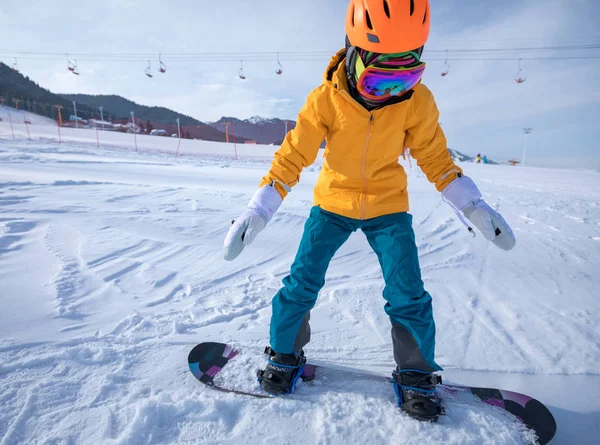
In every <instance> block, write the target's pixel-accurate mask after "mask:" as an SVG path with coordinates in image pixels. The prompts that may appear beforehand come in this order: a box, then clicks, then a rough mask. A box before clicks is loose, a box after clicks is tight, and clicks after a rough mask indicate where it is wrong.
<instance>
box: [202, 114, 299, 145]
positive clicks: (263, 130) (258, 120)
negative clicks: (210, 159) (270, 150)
mask: <svg viewBox="0 0 600 445" xmlns="http://www.w3.org/2000/svg"><path fill="white" fill-rule="evenodd" d="M286 122H287V123H288V125H287V129H288V131H289V130H291V129H293V128H295V127H296V122H295V121H290V120H282V119H268V118H264V117H260V116H252V117H251V118H250V119H244V120H240V119H237V118H235V117H222V118H221V119H219V120H218V121H217V122H210V123H208V125H210V126H211V127H213V128H215V129H217V130H220V131H225V124H226V123H232V124H233V125H232V127H233V131H234V132H235V135H236V136H242V137H244V138H247V139H251V140H253V141H256V142H258V143H259V144H274V145H281V143H282V142H283V138H284V137H285V135H286V132H285V129H286ZM229 131H230V132H231V131H232V129H231V127H230V130H229Z"/></svg>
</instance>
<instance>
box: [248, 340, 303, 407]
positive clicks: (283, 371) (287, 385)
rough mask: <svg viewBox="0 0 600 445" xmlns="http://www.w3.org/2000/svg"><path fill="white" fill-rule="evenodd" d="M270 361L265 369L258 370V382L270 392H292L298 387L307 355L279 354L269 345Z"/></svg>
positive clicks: (266, 352) (280, 393)
mask: <svg viewBox="0 0 600 445" xmlns="http://www.w3.org/2000/svg"><path fill="white" fill-rule="evenodd" d="M265 354H267V356H268V357H269V363H267V367H266V368H265V369H264V370H260V371H258V372H257V375H258V382H259V383H260V386H261V387H262V389H264V390H265V391H266V392H268V393H269V394H274V395H282V394H290V393H293V392H294V389H296V382H297V381H298V379H299V378H300V377H302V372H303V371H304V365H305V363H306V357H304V352H303V351H301V352H300V354H278V353H277V352H275V351H273V350H272V349H271V348H270V347H269V346H267V347H266V349H265Z"/></svg>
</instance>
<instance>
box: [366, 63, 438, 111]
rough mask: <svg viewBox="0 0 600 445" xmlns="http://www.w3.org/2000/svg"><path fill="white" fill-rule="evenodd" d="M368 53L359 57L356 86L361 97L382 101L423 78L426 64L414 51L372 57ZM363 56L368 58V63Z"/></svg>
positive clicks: (376, 101)
mask: <svg viewBox="0 0 600 445" xmlns="http://www.w3.org/2000/svg"><path fill="white" fill-rule="evenodd" d="M370 54H372V53H367V54H361V53H360V52H359V54H357V57H356V65H355V69H356V79H357V82H356V88H357V90H358V93H359V94H360V95H361V97H362V98H364V99H366V100H368V101H370V102H373V103H383V102H385V101H386V100H388V99H389V98H391V97H394V96H401V95H402V94H404V93H406V92H407V91H409V90H410V89H412V88H414V87H415V86H416V85H417V84H418V83H419V82H420V81H421V79H422V78H423V72H424V71H425V66H426V64H425V63H424V62H420V61H419V58H418V55H417V54H416V53H414V52H410V53H403V54H390V55H385V54H381V55H378V57H375V58H372V57H369V55H370ZM363 57H364V58H365V59H366V60H367V61H368V63H369V64H368V65H367V66H365V62H364V61H363Z"/></svg>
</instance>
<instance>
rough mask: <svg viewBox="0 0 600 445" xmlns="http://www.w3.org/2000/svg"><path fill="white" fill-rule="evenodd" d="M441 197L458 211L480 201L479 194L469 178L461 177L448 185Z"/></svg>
mask: <svg viewBox="0 0 600 445" xmlns="http://www.w3.org/2000/svg"><path fill="white" fill-rule="evenodd" d="M442 196H443V197H444V199H446V200H447V201H449V202H450V203H451V204H452V205H453V206H454V207H456V208H457V209H458V210H464V209H465V208H466V207H468V206H469V205H470V204H474V203H476V202H477V201H479V200H480V199H481V192H480V191H479V189H478V188H477V186H476V185H475V183H474V182H473V180H472V179H471V178H469V177H468V176H461V177H460V178H456V179H455V180H454V181H452V182H451V183H450V184H448V186H447V187H446V188H445V189H444V190H443V191H442Z"/></svg>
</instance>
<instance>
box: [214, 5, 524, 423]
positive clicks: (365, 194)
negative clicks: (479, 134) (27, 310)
mask: <svg viewBox="0 0 600 445" xmlns="http://www.w3.org/2000/svg"><path fill="white" fill-rule="evenodd" d="M430 17H431V13H430V5H429V1H428V0H387V1H384V0H351V1H350V5H349V8H348V13H347V20H346V34H347V38H346V48H345V49H342V50H341V51H339V52H338V53H337V54H336V55H335V56H334V57H333V58H332V59H331V62H330V64H329V66H328V68H327V70H326V71H325V75H324V80H323V84H322V85H321V86H319V87H318V88H316V89H315V90H314V91H312V92H311V93H310V95H309V96H308V99H307V101H306V104H305V105H304V107H303V108H302V110H301V111H300V113H299V115H298V120H297V125H296V128H295V129H294V130H292V131H290V132H289V133H288V134H287V136H286V138H285V140H284V142H283V144H282V145H281V148H280V149H279V150H278V151H277V152H276V153H275V158H274V161H273V163H272V165H271V169H270V170H269V172H268V173H267V175H266V176H265V177H264V178H263V179H262V181H261V183H260V185H259V189H258V190H257V191H256V192H255V193H254V196H253V197H252V199H251V200H250V203H249V204H248V206H247V208H246V210H245V211H244V212H243V213H242V215H241V216H240V217H239V218H237V219H236V220H235V221H234V223H233V225H232V226H231V228H230V230H229V232H228V234H227V236H226V239H225V243H224V247H223V255H224V258H225V259H226V260H229V261H230V260H233V259H235V258H236V257H237V256H238V255H239V254H240V253H241V252H242V250H243V249H244V247H245V246H247V245H249V244H250V243H252V242H253V241H254V239H255V238H256V236H257V235H258V234H259V232H261V231H262V230H263V229H264V228H265V226H266V225H267V223H268V222H269V221H270V220H271V218H272V217H273V215H274V214H275V212H276V211H277V210H278V209H279V207H280V205H281V203H282V200H283V199H284V198H285V197H286V195H287V194H288V193H289V192H290V191H291V188H292V187H293V186H294V185H295V184H297V183H298V181H299V178H300V173H301V171H302V169H303V168H305V167H307V166H309V165H311V164H312V163H313V162H314V161H315V159H316V157H317V154H318V151H319V146H320V144H321V141H322V140H323V139H325V138H326V139H327V148H326V150H325V154H324V158H325V160H324V163H323V168H322V171H321V173H320V176H319V179H318V181H317V184H316V187H315V191H314V207H313V208H312V209H311V211H310V216H309V218H308V220H307V221H306V225H305V227H304V233H303V235H302V239H301V242H300V246H299V249H298V253H297V255H296V258H295V260H294V262H293V264H292V266H291V271H290V274H289V275H288V276H287V277H285V278H284V279H283V287H282V288H281V290H279V292H278V293H277V294H276V295H275V297H274V298H273V302H272V309H273V313H272V318H271V327H270V343H271V346H270V348H267V351H266V352H267V354H268V358H269V360H268V363H267V366H266V368H265V369H264V370H263V371H259V381H260V385H261V386H262V388H263V389H264V390H265V391H267V392H269V393H272V394H287V393H290V392H293V391H294V388H295V384H296V382H297V380H298V379H299V377H300V375H301V374H302V370H303V367H304V364H305V363H306V358H305V356H304V351H303V348H304V347H305V346H306V344H307V343H308V342H309V340H310V326H309V318H310V310H311V309H312V308H313V307H314V305H315V302H316V300H317V296H318V293H319V291H320V290H321V288H322V287H323V286H324V284H325V272H326V270H327V268H328V266H329V262H330V261H331V259H332V257H333V256H334V254H335V252H336V251H337V250H338V249H339V248H340V247H341V246H342V244H343V243H344V242H345V241H346V240H347V239H348V237H349V236H350V235H351V234H352V232H355V231H357V230H362V232H363V233H364V234H365V235H366V237H367V240H368V242H369V244H370V246H371V247H372V249H373V250H374V251H375V253H376V254H377V257H378V259H379V263H380V266H381V268H382V272H383V278H384V281H385V288H384V290H383V298H384V299H385V300H386V304H385V311H386V313H387V314H388V316H389V317H390V320H391V324H392V344H393V351H394V359H395V362H396V365H397V368H396V369H395V370H394V371H393V373H392V376H393V382H394V384H393V386H394V389H395V391H396V394H397V396H398V404H399V406H400V407H401V409H402V410H404V411H405V412H406V413H407V414H408V415H410V416H412V417H414V418H417V419H419V420H428V421H436V420H437V418H438V415H439V414H440V412H441V407H440V405H439V403H438V401H437V399H436V397H435V387H436V383H438V382H439V380H438V376H437V375H435V374H434V372H435V371H440V370H441V369H442V368H441V367H440V366H439V365H438V364H437V363H436V362H435V360H434V349H435V323H434V319H433V310H432V299H431V296H430V295H429V293H428V292H427V291H426V290H425V289H424V287H423V281H422V279H421V272H420V268H419V261H418V255H417V246H416V242H415V236H414V232H413V229H412V216H411V215H410V214H409V213H408V210H409V208H408V194H407V176H406V173H405V172H404V169H403V168H402V166H401V165H400V164H399V163H398V158H399V156H400V155H401V154H402V152H403V150H404V147H410V149H411V150H410V153H411V155H412V156H413V157H414V158H415V159H416V160H417V163H418V165H419V166H420V167H421V169H422V170H423V172H424V173H425V174H426V175H427V178H428V179H429V181H431V182H432V183H434V184H435V187H436V188H437V190H438V191H440V192H441V193H442V195H443V197H444V200H445V201H447V202H449V203H450V204H451V205H452V206H453V208H454V210H455V212H456V213H457V215H458V216H459V217H460V218H461V220H462V221H463V222H465V224H466V221H465V220H464V218H463V217H462V215H464V216H465V217H466V218H467V219H468V220H469V221H470V222H471V223H472V224H473V225H475V226H476V227H477V228H478V229H479V230H480V231H481V232H482V233H483V235H484V236H485V238H487V239H488V240H490V241H492V242H493V243H494V244H496V245H497V246H498V247H500V248H501V249H504V250H510V249H511V248H512V247H513V246H514V244H515V238H514V235H513V233H512V231H511V229H510V227H509V226H508V225H507V224H506V222H505V221H504V219H503V218H502V217H501V216H500V215H499V214H498V213H497V212H496V211H494V210H493V209H492V208H491V207H490V206H489V205H488V204H487V203H486V202H485V201H484V200H483V199H482V196H481V193H480V192H479V190H478V189H477V187H476V185H475V184H474V183H473V181H472V180H471V179H470V178H469V177H467V176H464V175H463V173H462V170H461V169H460V168H459V167H457V166H456V165H455V164H454V161H453V160H452V157H451V156H450V154H449V152H448V149H447V142H446V138H445V136H444V133H443V132H442V129H441V128H440V125H439V123H438V118H439V112H438V109H437V106H436V103H435V100H434V98H433V95H432V93H431V92H430V91H429V89H427V87H425V85H423V84H422V83H421V78H422V76H423V71H424V70H425V62H423V61H422V60H421V55H422V52H423V47H424V45H425V43H426V41H427V39H428V37H429V27H430ZM459 212H462V214H460V213H459ZM469 230H470V231H472V230H473V229H471V228H470V227H469Z"/></svg>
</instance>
